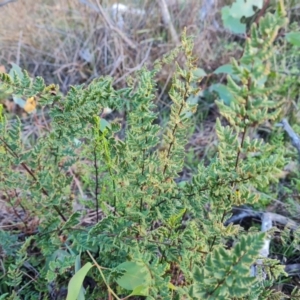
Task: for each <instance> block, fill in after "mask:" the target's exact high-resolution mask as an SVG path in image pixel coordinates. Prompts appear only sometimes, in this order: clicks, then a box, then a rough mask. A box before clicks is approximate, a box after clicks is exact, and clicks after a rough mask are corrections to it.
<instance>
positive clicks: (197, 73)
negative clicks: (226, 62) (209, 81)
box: [193, 68, 206, 78]
mask: <svg viewBox="0 0 300 300" xmlns="http://www.w3.org/2000/svg"><path fill="white" fill-rule="evenodd" d="M193 73H194V76H195V77H196V78H202V77H204V76H206V72H205V71H204V70H203V69H201V68H197V69H196V70H195V71H194V72H193Z"/></svg>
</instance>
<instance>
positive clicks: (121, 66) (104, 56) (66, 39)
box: [0, 0, 228, 92]
mask: <svg viewBox="0 0 300 300" xmlns="http://www.w3.org/2000/svg"><path fill="white" fill-rule="evenodd" d="M117 2H118V1H116V0H115V1H114V0H110V1H109V0H107V1H104V0H102V1H100V0H68V1H66V0H47V1H46V0H26V1H25V0H23V1H22V0H18V1H16V2H13V3H9V4H7V5H5V6H2V7H0V19H1V22H0V32H1V35H0V62H1V63H0V65H1V64H2V65H5V66H6V67H7V69H9V63H11V62H14V63H16V64H18V65H20V66H21V67H22V68H25V69H27V70H29V72H30V73H31V75H32V76H37V75H40V76H43V77H44V78H45V79H46V81H47V83H50V82H54V83H58V84H59V85H60V87H61V90H62V91H64V92H65V91H67V90H68V87H69V85H73V84H80V83H85V82H90V81H91V80H92V79H93V78H95V77H98V76H100V75H111V76H113V77H114V78H115V83H116V84H117V85H119V86H122V85H123V84H124V82H125V77H126V76H127V75H129V74H131V73H133V72H134V71H135V70H136V69H138V68H139V67H140V66H141V65H142V64H144V63H148V64H151V63H152V62H153V61H154V60H155V59H157V58H159V57H161V56H162V55H163V54H165V53H166V52H168V51H169V50H170V49H172V48H173V47H174V46H175V44H176V41H174V38H173V36H171V35H170V30H169V27H168V26H167V24H166V23H164V17H163V15H162V11H161V8H160V6H159V5H158V3H159V2H158V1H155V0H145V1H137V0H127V1H119V2H122V3H126V4H127V5H128V6H129V7H131V8H135V9H140V10H144V12H145V14H144V15H138V14H134V13H128V14H126V15H123V21H124V22H123V26H122V27H120V22H119V20H120V19H116V18H114V17H113V15H112V13H111V10H110V7H111V6H112V5H113V4H116V3H117ZM166 2H168V4H169V5H168V10H169V13H170V16H171V25H172V26H173V27H174V28H175V30H176V33H177V34H178V36H180V33H181V32H182V30H183V28H184V27H186V28H187V31H188V33H189V34H193V35H194V36H195V52H196V55H197V56H198V57H199V65H200V66H201V67H204V68H205V69H207V70H208V71H211V70H213V69H214V68H215V67H217V66H219V65H220V64H222V63H225V62H226V61H227V59H228V53H224V51H223V50H222V48H223V43H224V36H225V35H227V34H226V33H224V31H222V29H221V27H219V28H218V26H216V22H217V23H219V24H221V22H220V20H219V19H220V17H219V12H220V7H222V6H223V5H224V4H225V0H218V1H214V2H215V3H217V4H215V5H214V6H213V7H211V8H210V9H209V11H208V13H207V15H206V16H205V18H203V16H202V17H201V16H200V14H201V8H203V3H205V2H208V1H206V0H205V1H204V0H202V1H199V0H187V1H182V0H168V1H166ZM227 2H228V1H227ZM201 18H202V20H201ZM84 54H86V56H84ZM169 73H170V70H164V72H163V73H162V74H161V82H162V87H163V85H164V83H165V82H166V81H168V80H169V79H170V76H169V75H170V74H169Z"/></svg>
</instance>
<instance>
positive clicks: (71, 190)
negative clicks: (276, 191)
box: [0, 2, 286, 299]
mask: <svg viewBox="0 0 300 300" xmlns="http://www.w3.org/2000/svg"><path fill="white" fill-rule="evenodd" d="M285 24H286V19H285V11H284V8H283V5H282V4H281V2H280V3H279V5H278V8H277V10H276V12H275V13H274V14H267V15H266V16H265V17H264V18H263V19H262V20H261V22H260V23H259V24H258V25H253V26H252V28H251V34H250V36H249V38H247V42H246V45H245V50H244V53H243V55H242V57H241V59H239V60H234V59H233V60H232V67H233V70H234V75H235V76H234V77H230V76H228V78H227V86H228V88H229V90H230V92H231V93H232V95H233V96H234V99H235V101H234V102H232V103H231V104H230V106H229V105H226V104H225V103H224V102H223V101H222V99H220V100H219V101H217V105H218V107H219V110H220V114H221V117H222V119H218V120H217V123H216V133H217V136H218V149H217V154H216V156H215V157H214V158H213V159H212V160H211V162H210V164H209V165H204V163H203V162H199V166H198V171H197V173H196V174H194V175H193V176H192V178H191V179H190V180H189V181H188V182H185V183H184V184H182V183H181V184H178V181H179V180H180V172H182V170H183V168H184V161H185V156H186V151H185V147H186V143H187V140H188V133H189V132H190V127H191V125H192V122H193V118H191V115H192V114H193V113H195V111H196V109H197V107H196V105H194V104H191V103H190V102H189V101H187V99H188V98H189V97H190V96H192V95H197V93H198V92H199V88H198V84H197V81H198V80H199V79H198V78H196V77H195V70H196V59H195V57H193V41H192V39H191V38H188V37H187V36H186V33H185V32H184V33H183V35H182V44H181V46H179V47H178V48H176V49H175V50H174V51H172V52H171V53H170V54H169V55H167V56H165V57H164V58H163V59H161V60H158V61H157V62H156V63H155V66H154V68H153V69H152V70H149V69H147V68H146V67H143V68H142V69H141V70H139V71H137V72H136V74H135V78H129V79H128V86H127V87H126V88H124V89H120V90H115V89H114V88H113V79H112V78H109V77H104V78H98V79H95V80H94V81H93V82H91V83H90V84H89V85H88V86H83V85H81V86H74V87H71V88H70V91H69V92H68V94H67V95H62V94H61V93H60V92H59V89H58V87H57V86H54V85H50V86H46V85H45V84H44V81H43V80H42V79H41V78H36V79H32V78H30V77H29V75H28V74H27V73H26V72H23V74H22V75H23V76H21V77H20V76H18V75H17V74H14V76H9V75H6V74H0V91H5V92H9V93H10V94H14V95H22V97H23V98H25V99H35V101H36V103H37V105H38V107H40V106H41V107H43V108H44V109H45V110H46V111H47V113H48V117H49V119H50V120H51V121H50V125H49V128H48V129H47V131H45V132H43V133H42V134H41V135H40V136H39V137H38V138H37V139H36V140H34V141H30V142H28V141H25V140H24V137H23V129H24V128H23V127H24V126H23V123H22V121H21V120H19V119H16V120H14V122H10V121H9V120H8V119H7V117H6V115H5V113H3V111H2V110H1V117H0V191H1V193H2V194H3V197H4V198H5V199H7V201H6V202H7V205H8V206H9V207H10V208H11V209H13V210H15V211H19V210H22V211H23V212H25V213H26V214H27V215H26V218H23V219H22V218H21V221H22V222H21V224H22V226H21V228H19V231H20V230H21V231H23V232H21V233H20V232H19V231H18V230H17V228H16V229H15V230H12V231H11V232H9V233H8V232H6V231H3V230H0V239H1V240H5V241H9V242H8V244H5V245H4V246H1V247H0V251H1V252H0V255H1V256H0V258H1V264H0V268H1V270H2V271H3V275H1V276H0V294H3V295H4V294H9V296H8V297H9V298H7V299H54V298H55V297H59V296H61V295H62V294H64V291H66V289H67V286H68V284H69V282H70V280H71V278H74V277H73V276H74V274H76V273H77V272H78V269H79V265H82V266H84V265H86V263H90V262H91V257H93V263H94V265H93V266H95V268H91V269H90V270H89V273H88V275H87V280H86V281H87V282H89V284H88V283H87V282H84V284H83V286H84V291H83V290H82V292H83V293H85V295H86V299H108V298H112V297H113V296H114V297H115V298H116V299H118V298H119V299H125V298H128V297H131V296H132V297H133V296H136V297H138V296H140V297H145V298H146V299H248V298H247V297H250V295H251V297H252V294H254V296H253V298H251V297H250V298H249V299H268V297H269V295H275V293H273V291H272V290H271V288H270V289H269V290H267V291H266V289H262V288H261V287H262V284H265V285H268V287H271V285H272V283H274V282H275V281H276V280H277V278H278V276H280V275H283V274H284V272H283V269H282V268H281V267H279V266H277V264H278V261H277V260H272V259H265V260H263V261H264V262H265V264H266V266H269V269H266V272H267V273H268V275H269V277H268V280H269V281H268V282H267V281H264V282H262V280H261V279H260V278H259V277H251V276H250V267H251V266H252V265H253V264H255V262H256V261H257V259H258V258H259V256H260V250H261V248H262V246H263V244H264V239H265V237H266V235H265V234H264V233H255V234H253V233H247V232H245V231H243V230H242V229H241V227H240V226H236V225H233V224H229V225H228V226H225V225H224V224H225V222H226V220H228V219H229V217H230V216H231V210H232V208H233V207H234V206H236V205H241V204H253V203H254V202H257V201H258V200H259V191H260V189H264V188H266V187H267V186H268V185H269V184H270V183H271V182H276V180H277V179H276V178H275V177H274V174H276V173H277V172H278V171H279V170H280V169H281V168H282V166H283V163H284V156H283V150H281V149H277V148H276V147H274V146H273V145H272V144H269V143H267V142H266V141H263V140H260V139H257V138H256V136H255V129H256V128H257V126H258V125H260V124H263V123H264V122H266V121H267V120H270V121H274V120H276V119H277V118H278V117H279V116H280V114H281V113H282V111H281V107H282V101H280V99H279V96H278V94H277V91H276V89H275V88H274V86H273V85H272V82H273V81H272V80H273V77H272V76H270V72H271V71H270V68H271V67H270V64H269V60H270V58H271V57H272V55H275V54H274V52H275V50H274V48H275V46H274V42H275V39H276V36H277V34H278V30H279V29H280V28H281V27H282V26H284V25H285ZM179 54H183V56H182V57H183V58H182V57H181V60H180V61H181V62H182V63H179V59H178V55H179ZM170 63H174V64H175V67H176V72H175V74H174V76H173V78H172V86H171V89H170V91H169V97H170V101H171V107H170V115H169V119H168V122H167V124H166V126H165V127H163V126H160V125H159V124H157V123H158V122H157V117H158V114H159V111H158V107H157V105H156V101H155V100H156V94H157V84H156V75H157V73H158V72H159V71H160V70H161V69H162V68H163V67H164V65H165V64H170ZM106 107H110V108H111V109H113V110H115V111H118V110H124V109H125V108H126V125H124V124H121V122H120V120H118V119H115V120H108V119H105V116H104V114H103V111H104V109H105V108H106ZM78 182H80V184H78ZM78 207H80V209H78ZM88 210H89V212H90V211H91V210H93V213H94V218H93V220H92V221H90V219H89V218H88V217H86V215H85V213H86V211H88ZM32 219H33V220H35V223H34V222H30V221H28V220H32ZM86 220H89V221H86ZM32 224H34V225H32ZM32 227H33V228H32ZM232 243H233V246H232V247H231V248H230V247H229V245H230V244H232ZM229 248H230V249H229ZM33 253H34V254H33ZM32 254H33V255H32ZM79 258H80V259H79ZM88 265H89V264H88ZM96 267H97V268H96ZM270 270H273V271H274V270H275V271H274V272H273V273H272V272H271V271H270ZM136 273H137V274H139V278H138V280H137V282H139V283H140V285H138V286H137V285H135V284H134V282H133V281H134V278H135V276H136ZM274 274H275V275H274ZM33 276H34V279H32V278H33ZM75 276H76V275H75ZM75 279H76V277H75ZM72 282H74V280H72ZM80 284H81V283H80ZM112 295H113V296H112ZM51 297H52V298H51ZM255 297H256V298H255ZM274 297H275V296H274ZM5 299H6V298H5ZM274 299H275V298H274Z"/></svg>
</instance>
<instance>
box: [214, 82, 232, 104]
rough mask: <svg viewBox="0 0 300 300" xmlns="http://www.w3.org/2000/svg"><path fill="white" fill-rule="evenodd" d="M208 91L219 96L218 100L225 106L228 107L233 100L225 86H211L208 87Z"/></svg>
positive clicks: (219, 84) (218, 84)
mask: <svg viewBox="0 0 300 300" xmlns="http://www.w3.org/2000/svg"><path fill="white" fill-rule="evenodd" d="M210 91H214V92H217V93H218V94H219V97H220V99H222V100H223V101H224V103H225V104H227V105H229V104H230V103H231V102H232V101H234V98H233V96H232V94H231V93H230V91H229V90H228V88H227V86H226V85H224V84H221V83H217V84H213V85H212V86H211V87H210Z"/></svg>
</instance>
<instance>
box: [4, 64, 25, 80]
mask: <svg viewBox="0 0 300 300" xmlns="http://www.w3.org/2000/svg"><path fill="white" fill-rule="evenodd" d="M11 66H12V67H11V69H10V70H9V73H8V74H9V76H11V77H13V75H14V72H15V73H16V74H17V76H18V77H19V78H20V80H21V79H22V78H23V77H24V75H23V72H22V69H21V68H20V67H19V66H18V65H17V64H14V63H11Z"/></svg>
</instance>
